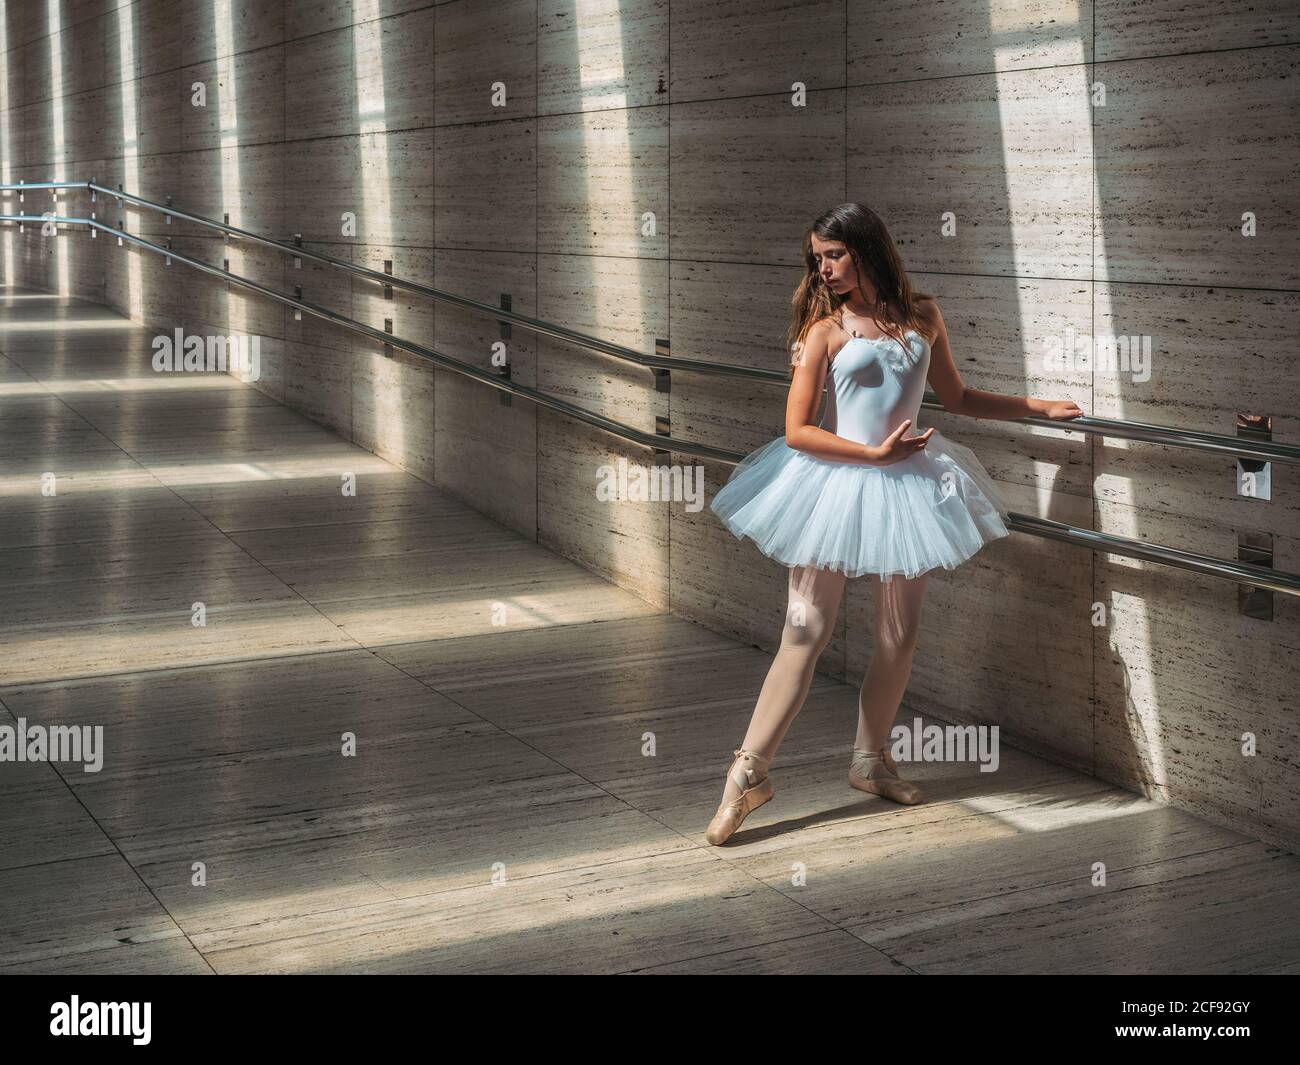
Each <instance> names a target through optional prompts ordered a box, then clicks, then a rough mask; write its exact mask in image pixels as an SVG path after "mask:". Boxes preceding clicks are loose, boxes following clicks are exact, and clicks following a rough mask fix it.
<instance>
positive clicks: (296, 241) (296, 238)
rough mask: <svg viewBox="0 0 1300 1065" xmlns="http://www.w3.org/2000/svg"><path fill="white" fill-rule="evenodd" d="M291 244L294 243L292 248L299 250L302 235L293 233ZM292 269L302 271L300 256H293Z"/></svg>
mask: <svg viewBox="0 0 1300 1065" xmlns="http://www.w3.org/2000/svg"><path fill="white" fill-rule="evenodd" d="M293 243H294V246H295V247H298V248H301V247H302V234H301V233H295V234H294V235H293ZM293 268H294V269H295V270H301V269H302V256H301V255H295V256H294V257H293Z"/></svg>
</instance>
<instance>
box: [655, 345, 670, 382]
mask: <svg viewBox="0 0 1300 1065" xmlns="http://www.w3.org/2000/svg"><path fill="white" fill-rule="evenodd" d="M655 354H656V355H658V356H660V357H661V358H665V359H666V358H669V357H670V356H671V355H672V350H671V345H670V344H669V342H668V341H667V340H664V339H663V338H658V339H656V340H655ZM653 369H654V372H655V391H656V392H672V390H673V375H672V371H671V370H669V369H668V367H666V366H655V367H653Z"/></svg>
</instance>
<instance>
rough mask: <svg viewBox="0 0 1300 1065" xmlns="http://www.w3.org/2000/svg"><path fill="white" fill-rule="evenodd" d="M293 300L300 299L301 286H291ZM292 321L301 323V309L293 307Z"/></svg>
mask: <svg viewBox="0 0 1300 1065" xmlns="http://www.w3.org/2000/svg"><path fill="white" fill-rule="evenodd" d="M293 298H294V299H298V300H300V299H302V286H301V285H294V286H293ZM293 320H294V321H295V322H301V321H302V308H301V307H295V308H294V309H293Z"/></svg>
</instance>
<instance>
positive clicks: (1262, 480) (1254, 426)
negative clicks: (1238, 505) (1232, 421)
mask: <svg viewBox="0 0 1300 1065" xmlns="http://www.w3.org/2000/svg"><path fill="white" fill-rule="evenodd" d="M1237 435H1238V436H1240V437H1244V438H1245V439H1247V440H1251V441H1258V442H1260V443H1267V442H1269V441H1271V440H1272V439H1273V419H1272V417H1271V416H1269V415H1267V414H1245V413H1243V412H1242V411H1238V412H1237ZM1237 495H1239V496H1245V497H1246V498H1247V499H1263V500H1271V499H1272V498H1273V464H1272V463H1271V462H1266V461H1264V460H1263V459H1250V458H1241V457H1238V459H1237Z"/></svg>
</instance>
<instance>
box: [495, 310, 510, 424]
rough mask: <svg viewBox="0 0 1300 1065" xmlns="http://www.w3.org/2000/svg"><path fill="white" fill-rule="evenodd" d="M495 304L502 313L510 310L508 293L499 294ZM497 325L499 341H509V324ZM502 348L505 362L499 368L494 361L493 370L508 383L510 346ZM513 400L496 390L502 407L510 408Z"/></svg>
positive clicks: (500, 323)
mask: <svg viewBox="0 0 1300 1065" xmlns="http://www.w3.org/2000/svg"><path fill="white" fill-rule="evenodd" d="M497 302H498V304H499V306H500V307H501V309H502V310H503V311H508V310H510V294H509V293H508V292H503V293H501V298H500V300H498V301H497ZM497 324H498V325H499V326H500V327H501V339H502V340H505V341H509V339H510V323H509V322H498V323H497ZM502 346H503V347H504V348H505V360H504V361H503V362H502V363H501V364H500V365H499V366H498V365H496V364H495V360H494V362H493V369H495V370H496V372H497V376H498V377H504V378H505V379H506V380H507V381H509V380H510V345H509V344H508V343H507V344H504V345H502ZM514 398H515V397H514V396H512V395H511V394H510V393H509V392H503V391H501V390H500V389H498V390H497V402H498V403H500V404H501V406H503V407H509V406H512V403H511V400H513V399H514Z"/></svg>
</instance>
